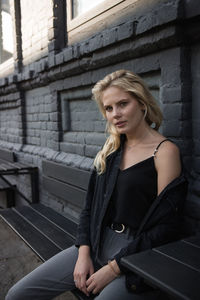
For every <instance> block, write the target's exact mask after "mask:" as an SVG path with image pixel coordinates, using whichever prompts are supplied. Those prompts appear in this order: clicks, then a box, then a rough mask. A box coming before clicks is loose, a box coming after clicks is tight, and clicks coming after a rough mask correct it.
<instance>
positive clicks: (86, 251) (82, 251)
mask: <svg viewBox="0 0 200 300" xmlns="http://www.w3.org/2000/svg"><path fill="white" fill-rule="evenodd" d="M79 255H81V256H89V255H90V247H89V246H87V245H81V246H80V247H79Z"/></svg>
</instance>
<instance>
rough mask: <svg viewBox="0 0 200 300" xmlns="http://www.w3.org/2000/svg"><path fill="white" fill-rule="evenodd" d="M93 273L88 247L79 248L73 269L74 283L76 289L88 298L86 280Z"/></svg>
mask: <svg viewBox="0 0 200 300" xmlns="http://www.w3.org/2000/svg"><path fill="white" fill-rule="evenodd" d="M93 273H94V267H93V263H92V260H91V257H90V248H89V247H88V246H80V248H79V256H78V259H77V262H76V265H75V268H74V282H75V285H76V287H77V288H78V289H79V290H81V291H82V292H83V293H84V294H86V295H87V296H89V292H88V291H87V287H86V279H87V277H88V276H91V275H92V274H93Z"/></svg>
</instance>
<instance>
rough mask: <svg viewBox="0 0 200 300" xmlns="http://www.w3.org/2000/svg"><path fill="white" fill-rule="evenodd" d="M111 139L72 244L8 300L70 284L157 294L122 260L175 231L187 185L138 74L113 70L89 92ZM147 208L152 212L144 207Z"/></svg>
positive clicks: (116, 296)
mask: <svg viewBox="0 0 200 300" xmlns="http://www.w3.org/2000/svg"><path fill="white" fill-rule="evenodd" d="M92 93H93V96H94V99H95V100H96V102H97V103H98V106H99V109H100V111H101V113H102V114H103V116H104V118H105V119H106V120H107V132H108V134H109V137H108V139H107V141H106V143H105V145H104V146H103V148H102V150H101V151H100V152H99V153H98V154H97V156H96V158H95V161H94V171H93V172H92V175H91V178H90V183H89V186H88V193H87V197H86V202H85V207H84V209H83V211H82V213H81V216H80V223H79V226H78V234H77V239H76V246H73V247H71V248H69V249H66V250H64V251H62V252H61V253H59V254H58V255H56V256H55V257H53V258H52V259H50V260H49V261H47V262H46V263H44V264H43V265H42V266H40V267H39V268H37V269H36V270H34V271H33V272H32V273H30V274H29V275H27V276H26V277H25V278H24V279H22V280H21V281H20V282H18V283H17V284H16V285H15V286H14V287H13V288H12V289H11V290H10V291H9V292H8V295H7V297H6V300H11V299H12V300H17V299H19V300H23V299H29V300H31V299H38V300H40V299H52V298H53V297H55V296H57V295H59V294H61V293H62V292H64V291H67V290H72V289H74V288H75V287H77V288H78V289H80V290H81V291H82V292H83V293H84V294H85V295H86V296H88V299H90V298H93V297H95V299H98V300H102V299H107V300H112V299H113V300H121V299H126V300H129V299H132V300H140V299H141V300H142V299H149V300H150V299H153V300H155V299H159V298H160V295H159V291H156V290H154V289H152V288H150V287H149V286H148V285H146V284H145V283H144V282H143V280H142V279H141V278H139V277H138V276H136V275H135V274H133V273H130V272H128V270H126V269H125V268H124V267H123V266H122V264H121V258H122V257H125V256H127V255H130V254H134V253H136V252H140V251H143V250H146V249H149V248H151V247H155V246H159V245H161V244H164V243H167V242H169V241H172V240H174V239H177V238H178V237H179V226H178V225H179V215H180V213H179V208H181V207H182V203H183V201H184V196H185V193H186V188H187V183H186V180H185V179H184V175H183V172H182V166H181V160H180V153H179V149H178V148H177V146H176V145H175V144H174V143H172V142H171V141H170V140H168V139H166V138H165V137H164V136H163V135H161V134H160V133H159V132H158V129H159V127H160V124H161V121H162V113H161V111H160V108H159V107H158V105H157V103H156V102H155V100H154V98H153V96H152V95H151V93H150V92H149V90H148V88H147V86H146V85H145V83H144V82H143V81H142V79H141V78H140V77H139V76H137V75H136V74H134V73H132V72H130V71H127V70H118V71H116V72H113V73H111V74H109V75H107V76H106V77H105V78H104V79H103V80H100V81H99V82H97V84H96V85H95V86H94V88H93V90H92ZM150 212H151V213H150Z"/></svg>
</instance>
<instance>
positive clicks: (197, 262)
mask: <svg viewBox="0 0 200 300" xmlns="http://www.w3.org/2000/svg"><path fill="white" fill-rule="evenodd" d="M154 251H158V252H160V253H162V254H165V255H167V256H169V257H170V258H173V259H176V260H177V261H180V262H181V263H183V264H186V265H188V266H190V267H191V268H193V269H195V270H198V271H199V272H200V249H199V248H198V247H195V246H194V245H192V244H188V243H184V242H182V241H177V242H174V243H169V244H167V245H164V246H161V247H158V248H156V249H154Z"/></svg>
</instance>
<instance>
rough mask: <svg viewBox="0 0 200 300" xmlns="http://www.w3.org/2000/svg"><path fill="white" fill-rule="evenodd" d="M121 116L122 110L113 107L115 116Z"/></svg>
mask: <svg viewBox="0 0 200 300" xmlns="http://www.w3.org/2000/svg"><path fill="white" fill-rule="evenodd" d="M119 117H120V110H119V108H118V107H115V108H113V118H119Z"/></svg>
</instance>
